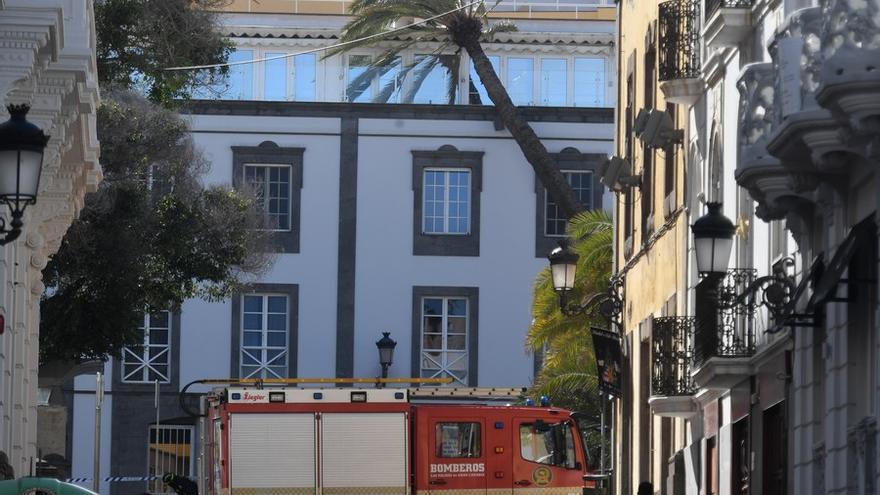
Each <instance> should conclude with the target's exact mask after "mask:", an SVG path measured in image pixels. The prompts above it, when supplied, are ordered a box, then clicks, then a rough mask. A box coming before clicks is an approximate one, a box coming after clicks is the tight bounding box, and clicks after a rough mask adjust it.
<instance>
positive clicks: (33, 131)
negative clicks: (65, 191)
mask: <svg viewBox="0 0 880 495" xmlns="http://www.w3.org/2000/svg"><path fill="white" fill-rule="evenodd" d="M6 109H7V110H8V111H9V116H10V117H9V120H7V121H6V122H4V123H2V124H0V202H2V203H5V204H6V205H7V206H8V207H9V212H10V217H11V219H12V220H11V222H10V223H9V225H8V226H7V225H6V220H5V219H3V218H0V234H4V235H3V236H2V237H0V245H3V244H8V243H10V242H12V241H14V240H15V239H17V238H18V236H19V235H21V228H22V226H23V223H22V221H21V217H22V216H23V215H24V209H25V208H26V207H27V206H28V205H32V204H34V203H36V202H37V191H38V190H39V188H40V169H41V168H42V166H43V151H44V150H45V149H46V143H48V142H49V136H47V135H46V134H44V133H43V131H42V130H41V129H40V128H39V127H37V126H35V125H34V124H32V123H30V122H28V121H27V119H26V118H25V116H26V115H27V113H28V111H29V110H30V106H28V105H9V106H8V107H6Z"/></svg>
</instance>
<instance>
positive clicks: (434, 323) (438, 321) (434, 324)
mask: <svg viewBox="0 0 880 495" xmlns="http://www.w3.org/2000/svg"><path fill="white" fill-rule="evenodd" d="M442 331H443V318H440V317H433V316H426V317H425V332H431V333H440V332H442Z"/></svg>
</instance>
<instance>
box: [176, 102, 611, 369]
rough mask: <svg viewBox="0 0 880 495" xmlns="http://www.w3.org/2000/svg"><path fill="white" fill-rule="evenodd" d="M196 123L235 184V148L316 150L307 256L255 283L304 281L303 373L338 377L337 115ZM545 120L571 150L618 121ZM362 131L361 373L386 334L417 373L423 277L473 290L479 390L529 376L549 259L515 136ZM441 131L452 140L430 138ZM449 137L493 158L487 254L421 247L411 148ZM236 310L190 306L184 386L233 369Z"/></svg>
mask: <svg viewBox="0 0 880 495" xmlns="http://www.w3.org/2000/svg"><path fill="white" fill-rule="evenodd" d="M190 121H191V124H192V126H193V130H194V139H195V141H196V143H197V145H198V146H200V147H201V148H203V149H204V150H205V152H206V155H207V156H208V158H209V159H210V160H211V162H212V169H211V171H210V173H209V174H208V176H207V177H206V182H207V183H213V184H229V183H230V182H231V170H232V152H231V149H230V146H256V145H258V144H259V143H261V142H263V141H265V140H272V141H274V142H275V143H277V144H278V145H280V146H301V147H305V148H306V151H305V154H304V180H303V189H302V210H301V211H302V218H301V220H302V233H301V252H300V253H299V254H283V255H279V256H278V257H277V259H276V263H275V266H274V267H273V268H272V269H271V270H270V271H269V272H268V273H267V274H265V275H264V276H263V277H261V278H260V280H259V281H260V282H265V283H295V284H299V286H300V301H299V322H298V328H299V359H298V361H299V364H298V375H299V376H302V377H312V376H322V377H328V376H334V375H335V345H336V282H337V256H338V246H337V242H338V201H339V199H338V191H339V182H338V181H339V137H338V132H339V122H338V120H336V119H323V118H279V117H228V116H224V117H215V116H192V117H190ZM535 129H536V131H537V132H538V133H539V135H542V136H552V137H555V138H559V139H548V140H546V141H545V142H546V145H547V147H548V149H550V151H551V152H558V151H560V150H562V149H563V148H566V147H569V146H571V147H575V148H577V149H578V150H580V151H581V152H593V153H607V152H609V151H610V147H611V142H610V139H611V137H612V132H613V130H612V128H611V125H599V124H556V123H538V124H536V125H535ZM221 130H225V132H215V131H221ZM208 131H211V132H208ZM359 132H360V135H361V138H360V141H359V149H358V192H357V195H358V196H357V197H358V203H357V204H358V211H357V215H358V217H357V222H358V223H357V254H356V255H357V261H356V278H355V280H356V289H355V375H356V376H365V377H371V376H376V375H377V374H378V373H379V367H378V363H377V355H376V348H375V344H374V343H375V341H376V340H377V339H378V338H379V336H380V333H379V332H380V331H382V330H385V331H391V332H392V336H393V338H394V339H395V340H397V342H398V347H397V351H396V358H395V363H394V365H393V366H392V369H391V371H390V375H391V376H397V377H406V376H410V373H411V372H410V349H411V342H410V336H411V333H412V314H411V312H412V287H413V286H417V285H428V286H476V287H479V288H480V295H479V315H480V316H479V338H480V349H479V356H480V365H479V371H478V374H479V381H480V385H485V386H492V385H497V386H526V385H528V384H529V383H530V381H531V379H532V367H533V365H532V363H533V361H532V357H531V355H529V354H527V353H526V351H525V348H524V344H523V340H524V336H525V332H526V329H527V328H528V325H529V322H530V321H531V316H530V307H531V287H532V283H533V281H534V277H535V275H536V274H537V272H538V271H539V270H540V269H541V268H542V267H543V266H545V265H546V261H545V260H544V259H542V258H536V257H535V255H534V254H535V252H534V249H535V247H534V246H535V225H534V222H535V220H534V219H535V194H534V184H535V179H534V174H533V172H532V170H531V167H530V166H529V165H528V164H527V163H526V162H525V161H524V159H523V158H522V154H521V151H520V150H519V149H518V147H517V146H516V144H515V142H514V141H513V140H512V139H510V138H508V137H506V136H505V135H506V131H496V130H495V129H494V127H493V125H492V123H491V122H462V121H448V120H446V121H444V120H436V121H435V120H398V119H361V120H360V121H359ZM438 135H440V136H447V137H432V136H438ZM584 138H589V139H594V141H584V140H582V139H584ZM606 139H607V140H606ZM445 144H451V145H453V146H455V147H457V148H458V149H459V150H462V151H482V152H484V153H485V155H484V159H483V191H482V196H481V213H482V215H481V222H480V230H481V232H480V239H481V256H480V257H479V258H476V257H437V256H413V255H412V222H413V220H412V218H413V217H412V215H413V212H412V208H413V192H412V187H411V185H412V176H411V174H412V154H411V152H412V151H413V150H436V149H437V148H439V147H440V146H442V145H445ZM230 319H231V308H230V305H229V303H228V302H227V303H223V304H211V303H206V302H203V301H188V302H187V303H186V304H185V305H184V307H183V314H182V319H181V323H182V325H181V326H182V339H181V346H182V348H181V356H182V364H181V384H185V383H188V382H189V381H191V380H195V379H198V378H208V377H222V376H227V375H228V374H229V356H230V340H231V335H230V324H231V321H230ZM206 346H207V347H206ZM206 350H207V352H206Z"/></svg>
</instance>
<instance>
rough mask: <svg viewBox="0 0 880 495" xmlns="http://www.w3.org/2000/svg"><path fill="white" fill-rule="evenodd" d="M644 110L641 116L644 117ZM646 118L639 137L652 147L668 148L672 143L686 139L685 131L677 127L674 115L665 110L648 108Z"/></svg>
mask: <svg viewBox="0 0 880 495" xmlns="http://www.w3.org/2000/svg"><path fill="white" fill-rule="evenodd" d="M644 112H646V111H645V110H642V112H640V113H639V117H642V115H643V113H644ZM648 112H649V113H648V115H647V117H645V119H644V126H643V129H641V132H640V133H638V134H637V135H638V137H639V139H640V140H641V141H642V142H643V143H644V144H645V145H647V146H648V147H651V148H668V147H669V146H670V145H673V144H678V143H681V142H682V141H683V140H684V131H683V130H681V129H676V128H675V124H674V123H673V122H672V117H670V116H669V114H668V113H666V112H664V111H663V110H656V109H654V110H648Z"/></svg>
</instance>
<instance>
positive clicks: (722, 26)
mask: <svg viewBox="0 0 880 495" xmlns="http://www.w3.org/2000/svg"><path fill="white" fill-rule="evenodd" d="M753 3H754V0H706V19H707V20H706V27H705V28H704V30H703V37H704V39H705V40H706V44H707V45H709V46H710V47H712V48H720V47H725V46H737V45H738V44H739V43H740V42H741V41H742V40H743V39H744V38H745V37H746V36H748V34H749V32H750V31H751V30H752V5H753Z"/></svg>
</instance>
